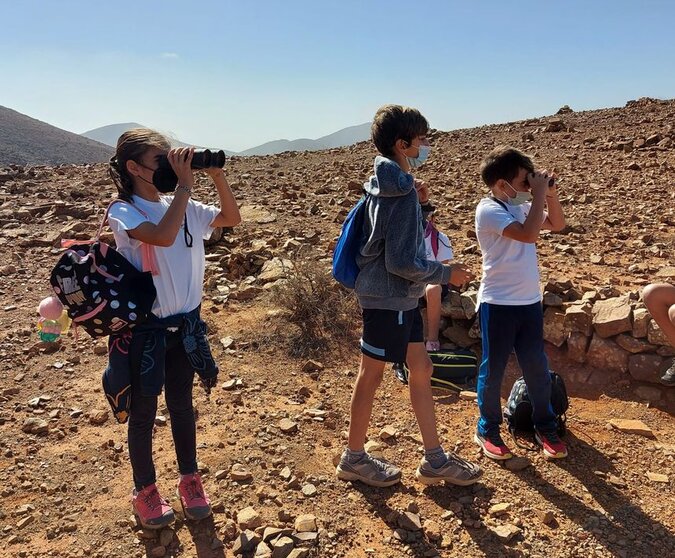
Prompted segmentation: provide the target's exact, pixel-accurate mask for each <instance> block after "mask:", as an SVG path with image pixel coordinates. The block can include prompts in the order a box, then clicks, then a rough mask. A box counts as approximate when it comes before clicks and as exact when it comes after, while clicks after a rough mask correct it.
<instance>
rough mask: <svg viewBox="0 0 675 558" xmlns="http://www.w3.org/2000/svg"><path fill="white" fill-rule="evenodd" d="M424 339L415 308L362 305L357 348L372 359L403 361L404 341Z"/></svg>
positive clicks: (417, 309)
mask: <svg viewBox="0 0 675 558" xmlns="http://www.w3.org/2000/svg"><path fill="white" fill-rule="evenodd" d="M422 342H424V324H423V323H422V314H420V310H419V308H414V309H412V310H406V311H402V310H379V309H373V308H364V309H363V335H362V336H361V352H362V353H363V354H364V355H366V356H369V357H371V358H374V359H376V360H383V361H385V362H405V357H406V353H407V352H408V343H422Z"/></svg>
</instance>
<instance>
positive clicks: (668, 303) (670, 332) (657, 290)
mask: <svg viewBox="0 0 675 558" xmlns="http://www.w3.org/2000/svg"><path fill="white" fill-rule="evenodd" d="M642 298H643V300H644V301H645V304H646V305H647V309H648V310H649V313H650V314H651V315H652V318H654V321H656V323H657V324H659V327H660V328H661V331H663V333H664V334H665V336H666V337H667V338H668V340H669V341H670V344H671V345H672V346H673V347H675V286H673V285H669V284H668V283H652V284H651V285H647V286H646V287H645V289H644V291H643V292H642ZM661 383H662V384H663V385H664V386H675V359H673V363H672V365H671V366H670V368H668V370H666V372H665V374H664V375H663V376H661Z"/></svg>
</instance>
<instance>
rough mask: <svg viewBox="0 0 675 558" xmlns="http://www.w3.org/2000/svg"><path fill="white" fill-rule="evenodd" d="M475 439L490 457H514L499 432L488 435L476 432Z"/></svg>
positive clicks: (502, 458) (498, 458)
mask: <svg viewBox="0 0 675 558" xmlns="http://www.w3.org/2000/svg"><path fill="white" fill-rule="evenodd" d="M473 441H474V442H476V444H478V445H479V446H480V448H481V449H482V450H483V454H484V455H485V456H486V457H489V458H490V459H496V460H497V461H504V460H505V459H511V458H512V457H513V454H512V453H511V450H510V449H509V447H508V446H507V445H506V444H505V443H504V440H502V437H501V435H500V434H499V432H496V433H494V434H488V435H486V436H481V435H480V434H479V433H478V432H476V433H475V434H474V436H473Z"/></svg>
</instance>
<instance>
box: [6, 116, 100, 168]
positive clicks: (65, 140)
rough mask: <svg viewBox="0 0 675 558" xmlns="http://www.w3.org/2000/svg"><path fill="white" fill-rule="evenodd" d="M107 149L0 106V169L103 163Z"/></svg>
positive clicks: (92, 141) (97, 143)
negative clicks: (23, 166)
mask: <svg viewBox="0 0 675 558" xmlns="http://www.w3.org/2000/svg"><path fill="white" fill-rule="evenodd" d="M112 153H113V150H112V148H110V147H109V146H107V145H103V144H102V143H99V142H97V141H94V140H91V139H88V138H85V137H82V136H80V135H78V134H73V133H71V132H67V131H66V130H62V129H61V128H57V127H56V126H51V125H50V124H47V123H46V122H41V121H40V120H36V119H34V118H31V117H30V116H26V115H25V114H21V113H20V112H16V111H14V110H12V109H9V108H6V107H2V106H0V165H61V164H63V163H99V162H101V161H107V160H108V159H109V158H110V156H111V155H112Z"/></svg>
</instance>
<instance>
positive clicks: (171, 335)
mask: <svg viewBox="0 0 675 558" xmlns="http://www.w3.org/2000/svg"><path fill="white" fill-rule="evenodd" d="M193 153H194V149H193V148H179V149H171V145H170V144H169V141H168V140H167V139H166V138H165V137H164V136H162V135H161V134H159V133H157V132H155V131H153V130H149V129H146V128H138V129H133V130H129V131H127V132H124V133H123V134H122V135H121V136H120V138H119V139H118V141H117V148H116V151H115V156H114V157H113V158H112V159H111V161H110V174H111V177H112V178H113V181H114V183H115V186H116V187H117V193H118V197H119V198H120V200H122V201H121V202H119V203H115V204H114V205H112V206H111V208H110V212H109V215H108V218H109V223H110V228H111V229H112V231H113V235H114V237H115V243H116V246H117V249H118V251H119V252H120V253H121V254H122V255H123V256H124V257H125V258H126V259H127V260H129V261H130V262H131V263H132V264H133V265H135V266H136V267H137V268H138V269H139V270H140V269H142V268H143V267H144V263H149V264H152V265H150V267H151V268H152V269H153V281H154V284H155V288H156V289H157V298H156V299H155V303H154V305H153V307H152V314H151V315H150V317H149V318H148V320H147V321H146V322H144V323H143V324H140V325H138V326H136V327H134V328H133V329H132V330H131V331H130V332H127V333H125V334H120V335H112V336H110V340H109V349H110V351H109V359H108V366H107V368H106V370H105V373H104V374H105V378H106V379H107V383H108V384H109V385H121V386H125V387H123V391H120V392H119V393H118V394H114V395H115V396H116V397H119V396H122V395H123V394H124V393H126V392H127V391H129V392H130V393H131V406H130V409H129V427H128V437H127V441H128V448H129V461H130V462H131V471H132V473H133V482H134V490H133V493H132V506H133V510H134V513H135V514H136V516H137V517H138V519H139V521H140V523H141V525H142V526H143V527H146V528H148V529H160V528H162V527H164V526H166V525H168V524H169V523H171V522H172V521H173V520H174V512H173V509H172V507H171V505H170V504H169V502H168V501H167V500H166V499H165V498H164V497H162V495H161V494H160V492H159V489H158V488H157V485H156V481H157V474H156V471H155V466H154V462H153V457H152V453H153V452H152V434H153V426H154V421H155V417H156V415H157V400H158V397H159V395H160V393H161V392H162V391H164V399H165V401H166V406H167V408H168V410H169V416H170V419H171V421H170V422H171V434H172V437H173V445H174V449H175V453H176V460H177V464H178V473H179V475H180V476H179V478H178V483H177V484H178V486H177V494H178V497H179V499H180V502H181V505H182V507H183V510H184V512H185V516H186V517H187V518H188V519H193V520H199V519H203V518H205V517H207V516H209V515H211V503H210V501H209V497H208V496H207V494H206V492H205V490H204V487H203V485H202V480H201V477H200V475H199V472H198V470H197V441H196V424H195V413H194V408H193V405H192V385H193V380H194V376H195V372H197V373H198V374H199V376H200V379H201V381H202V383H203V385H204V387H205V388H206V389H207V391H209V390H210V389H211V388H212V387H213V386H215V384H216V381H217V376H218V366H217V365H216V363H215V361H214V359H213V356H212V354H211V351H210V349H209V344H208V339H207V337H206V324H205V323H204V321H203V320H202V319H201V318H200V308H201V302H202V291H203V283H204V268H205V254H204V240H205V239H208V238H209V237H210V236H211V233H212V231H213V229H214V228H215V227H232V226H234V225H236V224H238V223H239V222H240V221H241V217H240V215H239V208H238V207H237V201H236V200H235V198H234V196H233V194H232V191H231V190H230V186H229V185H228V183H227V180H226V179H225V174H224V172H223V169H221V168H212V169H208V170H207V171H206V172H208V174H209V175H210V176H211V179H212V181H213V185H214V188H215V190H216V192H217V194H218V201H219V204H218V206H214V205H205V204H202V203H199V202H197V201H195V200H194V199H193V198H192V196H193V189H194V185H195V178H194V171H193V170H192V168H191V162H192V156H193ZM167 163H168V164H167ZM169 165H170V166H169ZM148 250H150V251H151V254H152V256H151V257H146V256H147V251H148ZM130 311H132V308H131V307H130ZM127 382H128V383H129V385H128V386H126V383H127ZM104 384H105V382H104Z"/></svg>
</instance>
